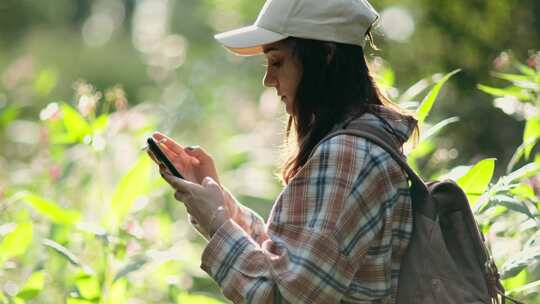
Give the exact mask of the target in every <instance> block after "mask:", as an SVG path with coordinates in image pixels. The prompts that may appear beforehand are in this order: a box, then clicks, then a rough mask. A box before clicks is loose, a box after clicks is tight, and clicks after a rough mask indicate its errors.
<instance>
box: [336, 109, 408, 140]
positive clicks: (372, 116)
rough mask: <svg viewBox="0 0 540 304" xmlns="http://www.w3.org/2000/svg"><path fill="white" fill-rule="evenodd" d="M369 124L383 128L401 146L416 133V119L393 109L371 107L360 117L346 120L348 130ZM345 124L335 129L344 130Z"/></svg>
mask: <svg viewBox="0 0 540 304" xmlns="http://www.w3.org/2000/svg"><path fill="white" fill-rule="evenodd" d="M360 121H361V122H362V123H366V122H367V123H369V124H373V125H375V126H378V127H381V128H383V129H385V130H386V131H388V133H390V134H392V135H393V136H394V137H395V138H396V140H397V141H398V142H399V144H400V145H403V144H404V143H405V142H406V141H407V140H409V138H410V137H411V134H412V133H413V131H414V126H415V124H416V119H414V118H413V117H412V116H406V115H402V114H400V113H398V112H396V111H395V110H392V109H391V108H388V107H385V106H380V105H370V106H369V111H368V112H367V113H364V114H362V115H360V116H352V117H350V118H349V119H347V120H346V122H345V124H347V129H354V128H355V123H357V122H360ZM343 125H344V124H340V125H338V126H336V127H335V128H334V130H335V129H338V128H342V127H343Z"/></svg>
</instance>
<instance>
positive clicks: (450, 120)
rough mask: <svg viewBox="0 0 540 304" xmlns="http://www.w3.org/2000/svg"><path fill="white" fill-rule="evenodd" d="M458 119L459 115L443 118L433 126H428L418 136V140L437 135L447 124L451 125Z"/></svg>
mask: <svg viewBox="0 0 540 304" xmlns="http://www.w3.org/2000/svg"><path fill="white" fill-rule="evenodd" d="M458 121H459V117H450V118H447V119H445V120H443V121H440V122H439V123H437V124H436V125H434V126H433V127H431V128H429V129H428V130H427V131H425V132H422V137H421V138H420V142H422V141H424V140H427V139H429V138H431V137H433V136H435V135H437V134H438V133H439V132H441V131H442V129H444V128H445V127H447V126H448V125H451V124H453V123H456V122H458Z"/></svg>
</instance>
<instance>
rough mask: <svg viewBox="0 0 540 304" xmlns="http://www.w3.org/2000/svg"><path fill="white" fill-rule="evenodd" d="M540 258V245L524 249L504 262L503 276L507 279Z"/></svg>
mask: <svg viewBox="0 0 540 304" xmlns="http://www.w3.org/2000/svg"><path fill="white" fill-rule="evenodd" d="M538 259H540V246H536V247H530V248H526V249H524V250H523V251H521V252H520V253H518V254H517V255H515V256H513V257H511V258H510V259H508V260H507V261H506V262H505V263H504V264H503V266H502V268H501V278H503V279H507V278H511V277H514V276H516V275H517V274H519V273H520V272H521V271H522V270H523V269H525V268H527V267H528V266H530V265H532V264H533V263H536V262H537V260H538Z"/></svg>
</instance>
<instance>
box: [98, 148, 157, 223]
mask: <svg viewBox="0 0 540 304" xmlns="http://www.w3.org/2000/svg"><path fill="white" fill-rule="evenodd" d="M151 165H152V163H151V161H150V158H149V157H148V156H147V155H146V154H142V155H141V156H140V157H139V159H138V160H137V162H136V163H135V165H134V166H133V167H132V168H131V169H130V170H129V171H128V172H127V173H126V175H124V176H123V177H122V179H121V180H120V182H119V183H118V185H117V186H116V189H115V192H114V194H113V196H112V199H111V209H112V212H111V213H110V214H109V217H108V219H107V222H108V224H109V226H112V227H115V226H116V225H117V224H118V223H121V222H122V221H123V220H124V218H125V216H126V215H127V214H128V213H129V210H130V209H131V207H132V206H133V203H134V202H135V201H136V200H137V199H139V198H141V197H143V196H145V195H147V194H148V193H149V188H150V187H149V184H150V169H151Z"/></svg>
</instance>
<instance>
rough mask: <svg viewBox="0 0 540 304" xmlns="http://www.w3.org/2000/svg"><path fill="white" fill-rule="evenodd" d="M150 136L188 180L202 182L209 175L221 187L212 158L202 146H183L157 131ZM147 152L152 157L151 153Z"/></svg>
mask: <svg viewBox="0 0 540 304" xmlns="http://www.w3.org/2000/svg"><path fill="white" fill-rule="evenodd" d="M152 137H153V138H154V140H155V141H156V142H157V143H158V145H159V147H160V148H161V150H162V151H163V153H165V155H166V156H167V158H168V159H169V160H170V161H171V163H172V164H173V165H174V166H175V167H176V169H177V170H178V171H179V172H180V173H181V174H182V175H183V176H184V177H185V178H186V179H187V180H188V181H191V182H194V183H197V184H202V181H203V179H204V178H205V177H207V176H209V177H211V178H212V179H213V180H214V181H216V182H217V183H218V185H220V187H221V184H220V183H219V177H218V174H217V170H216V166H215V165H214V160H213V158H212V156H211V155H210V154H208V153H207V152H206V151H205V150H204V149H203V148H201V147H187V148H184V147H183V146H182V145H180V144H178V143H177V142H175V141H174V140H173V139H171V138H169V137H167V136H166V135H164V134H162V133H159V132H156V133H154V134H153V135H152ZM149 154H150V157H152V158H153V156H152V154H151V153H149ZM154 161H155V159H154Z"/></svg>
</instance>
